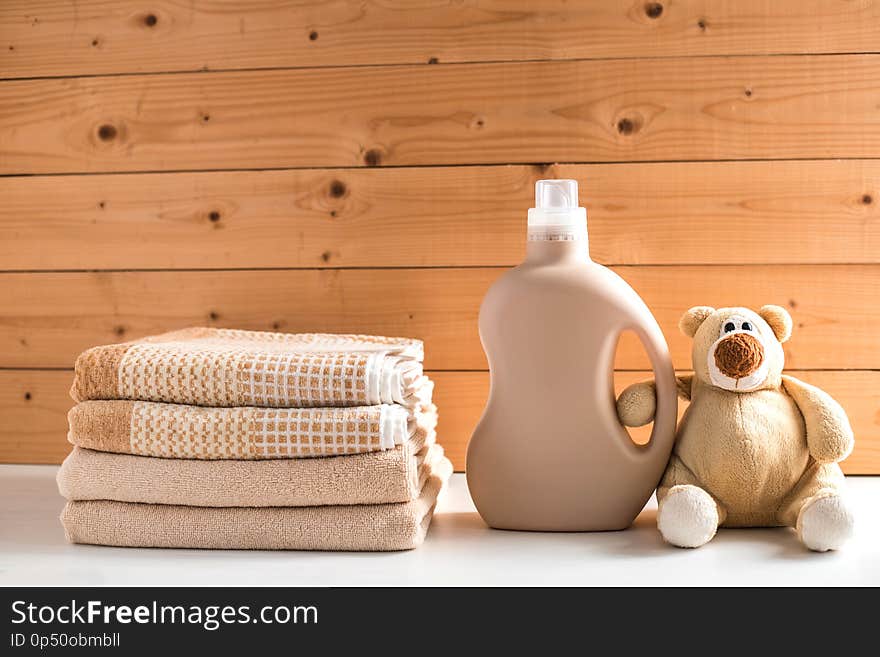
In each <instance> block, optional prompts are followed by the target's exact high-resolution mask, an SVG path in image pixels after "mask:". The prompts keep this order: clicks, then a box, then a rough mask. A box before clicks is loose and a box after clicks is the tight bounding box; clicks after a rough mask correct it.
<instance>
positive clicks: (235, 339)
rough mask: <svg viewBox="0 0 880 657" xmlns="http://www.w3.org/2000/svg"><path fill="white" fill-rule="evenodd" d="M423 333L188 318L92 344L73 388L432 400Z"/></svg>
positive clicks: (86, 393) (316, 401) (78, 391)
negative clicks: (204, 324) (288, 329)
mask: <svg viewBox="0 0 880 657" xmlns="http://www.w3.org/2000/svg"><path fill="white" fill-rule="evenodd" d="M422 360H423V346H422V342H421V341H420V340H411V339H407V338H385V337H378V336H366V335H330V334H318V333H309V334H286V333H267V332H261V331H238V330H232V329H212V328H190V329H183V330H180V331H174V332H172V333H165V334H163V335H157V336H152V337H148V338H143V339H140V340H135V341H133V342H126V343H123V344H114V345H107V346H102V347H94V348H92V349H89V350H88V351H85V352H83V353H82V354H80V356H79V358H77V360H76V374H75V377H74V382H73V387H72V389H71V391H70V394H71V396H72V397H73V398H74V399H75V400H76V401H84V400H87V399H132V400H139V401H154V402H170V403H174V404H192V405H196V406H269V407H276V408H294V407H312V406H369V405H373V404H402V405H404V406H407V407H409V408H413V407H415V406H418V405H419V404H420V403H423V402H426V401H430V395H431V389H432V384H431V383H430V381H429V380H428V379H427V377H425V376H424V374H423V372H422V363H421V361H422Z"/></svg>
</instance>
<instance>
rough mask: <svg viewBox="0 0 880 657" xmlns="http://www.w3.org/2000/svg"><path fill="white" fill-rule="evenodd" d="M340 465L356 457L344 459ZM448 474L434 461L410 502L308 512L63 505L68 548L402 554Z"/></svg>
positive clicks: (444, 464)
mask: <svg viewBox="0 0 880 657" xmlns="http://www.w3.org/2000/svg"><path fill="white" fill-rule="evenodd" d="M340 458H355V457H351V456H346V457H340ZM451 473H452V464H451V463H450V462H449V461H448V460H447V459H445V458H443V459H441V460H440V462H439V463H438V464H437V467H436V469H434V470H432V471H431V473H430V475H429V476H428V478H427V481H426V482H425V485H424V487H423V488H422V491H421V494H420V495H419V497H417V498H416V499H415V500H412V501H410V502H402V503H397V504H359V505H351V506H311V507H264V508H255V507H195V506H172V505H166V504H136V503H132V502H109V501H86V502H68V503H67V505H66V506H65V507H64V510H63V511H62V512H61V522H62V523H63V524H64V530H65V535H66V537H67V540H68V541H70V542H71V543H92V544H97V545H118V546H128V547H166V548H213V549H231V550H378V551H387V550H409V549H412V548H414V547H417V546H419V545H420V544H421V543H422V541H423V540H424V538H425V533H426V532H427V530H428V525H429V524H430V522H431V516H432V514H433V511H434V505H435V504H436V501H437V495H438V494H439V493H440V490H441V488H442V487H443V485H444V483H445V482H446V481H447V480H448V479H449V475H450V474H451Z"/></svg>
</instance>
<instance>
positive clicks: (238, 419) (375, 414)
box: [67, 400, 437, 460]
mask: <svg viewBox="0 0 880 657" xmlns="http://www.w3.org/2000/svg"><path fill="white" fill-rule="evenodd" d="M67 419H68V423H69V425H70V431H69V432H68V434H67V439H68V440H69V441H70V442H71V443H73V444H74V445H77V446H79V447H86V448H88V449H96V450H99V451H102V452H117V453H120V454H139V455H141V456H161V457H165V458H181V459H248V460H252V459H276V458H302V457H313V456H331V455H335V454H360V453H364V452H375V451H379V450H383V449H391V448H393V447H394V446H395V445H401V444H403V443H404V442H405V441H406V440H408V439H409V437H410V436H412V435H413V434H414V433H415V431H416V429H417V427H422V428H424V429H428V430H430V429H433V428H434V427H435V426H436V425H437V409H436V408H435V407H433V406H431V407H424V408H421V409H418V410H416V411H413V410H411V409H407V408H405V407H403V406H400V405H398V404H382V405H378V406H350V407H346V408H256V407H253V406H245V407H241V406H236V407H232V408H213V407H205V406H188V405H186V404H161V403H157V402H136V401H127V400H107V401H85V402H80V403H79V404H77V405H76V406H74V407H73V408H72V409H70V413H68V416H67Z"/></svg>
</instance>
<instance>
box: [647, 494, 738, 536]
mask: <svg viewBox="0 0 880 657" xmlns="http://www.w3.org/2000/svg"><path fill="white" fill-rule="evenodd" d="M723 520H724V510H723V509H722V508H721V507H720V506H719V505H718V504H717V503H716V502H715V499H714V498H713V497H712V496H711V495H709V493H707V492H706V491H704V490H703V489H702V488H700V487H699V486H695V485H693V484H678V485H675V486H672V487H671V488H669V489H668V490H667V491H666V492H665V495H663V498H662V499H661V500H660V506H659V508H658V509H657V528H658V529H659V530H660V533H661V534H662V535H663V539H664V540H665V541H666V542H667V543H671V544H672V545H675V546H678V547H683V548H695V547H700V546H701V545H705V544H706V543H708V542H709V541H710V540H712V537H713V536H715V532H716V531H717V530H718V525H720V524H721V523H722V522H723Z"/></svg>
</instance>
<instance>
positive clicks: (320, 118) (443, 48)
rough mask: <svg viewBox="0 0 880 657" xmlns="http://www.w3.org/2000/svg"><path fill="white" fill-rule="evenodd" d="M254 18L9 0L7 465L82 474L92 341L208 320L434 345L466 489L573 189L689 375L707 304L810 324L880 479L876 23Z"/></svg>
mask: <svg viewBox="0 0 880 657" xmlns="http://www.w3.org/2000/svg"><path fill="white" fill-rule="evenodd" d="M244 6H245V4H244V3H243V4H242V5H240V6H239V7H238V8H233V7H232V6H231V5H230V4H229V3H228V2H223V1H221V0H198V1H196V2H190V3H179V2H174V1H173V0H155V1H152V2H143V1H140V0H139V1H138V2H133V1H129V0H79V1H78V2H76V3H60V2H53V1H52V0H7V1H6V2H3V3H0V461H5V462H20V463H27V462H39V463H55V462H58V461H60V459H62V458H63V457H64V455H65V454H66V452H67V450H68V445H67V443H66V441H65V424H66V412H67V409H68V408H69V406H70V403H71V402H70V399H69V397H68V396H67V389H68V387H69V383H70V378H71V372H70V368H71V366H72V363H73V360H74V358H75V356H76V354H77V353H78V352H79V351H81V350H82V349H84V348H86V347H88V346H90V345H94V344H99V343H106V342H114V341H120V340H125V339H130V338H134V337H137V336H140V335H145V334H148V333H153V332H157V331H164V330H168V329H172V328H179V327H182V326H186V325H192V324H210V325H215V326H234V327H244V328H254V329H275V330H284V331H298V330H327V331H363V332H378V333H385V334H398V335H411V336H415V337H420V338H423V339H425V341H426V351H427V357H426V365H427V367H428V368H429V369H430V370H431V372H432V376H433V377H434V378H435V379H436V381H437V400H438V404H439V406H440V409H441V417H442V419H441V426H440V431H441V441H442V442H443V443H444V444H445V445H446V447H447V449H448V451H449V452H450V454H451V455H452V457H453V460H454V461H455V464H456V466H457V468H458V469H462V468H463V467H464V453H465V448H466V443H467V439H468V437H469V435H470V431H471V429H472V427H473V425H474V423H475V422H476V420H477V419H478V417H479V413H480V411H481V408H482V404H483V401H484V399H485V395H486V390H487V384H488V377H487V374H486V372H485V367H486V365H485V360H484V357H483V355H482V351H481V349H480V345H479V339H478V336H477V333H476V315H477V310H478V307H479V302H480V300H481V298H482V296H483V294H484V293H485V290H486V288H487V287H488V286H489V285H490V284H491V282H492V281H493V280H494V279H495V278H496V277H497V276H499V275H500V274H501V273H502V272H503V270H504V268H505V267H508V266H510V265H513V264H515V263H517V262H518V261H519V259H520V258H521V257H522V254H523V250H524V243H523V237H524V222H525V209H526V208H527V207H529V205H530V204H531V199H532V194H533V191H532V190H533V184H534V181H535V180H537V179H539V178H542V177H574V178H577V179H578V180H579V181H580V183H581V190H582V196H583V200H584V203H585V205H586V206H587V208H588V213H589V228H590V236H591V253H592V256H593V258H594V259H595V260H597V261H599V262H602V263H603V264H607V265H610V266H613V267H614V268H615V269H616V271H618V273H620V274H621V275H623V276H624V277H625V278H626V279H627V280H628V281H629V282H630V283H631V284H632V285H633V286H634V287H635V288H636V290H637V291H638V292H639V293H640V294H642V295H643V296H644V298H645V300H646V301H647V302H648V304H649V305H650V306H651V308H652V309H653V310H654V312H655V314H656V315H657V317H658V320H659V321H660V323H661V325H662V327H663V330H664V332H665V334H666V336H667V338H668V340H669V342H670V346H671V349H672V352H673V356H674V359H675V364H676V366H677V367H679V368H681V369H687V368H689V367H690V360H689V344H688V340H686V339H685V338H684V337H683V336H681V335H679V334H678V332H677V330H676V328H675V326H676V322H677V319H678V317H679V315H680V314H681V313H682V312H683V310H685V309H686V308H688V307H689V306H691V305H696V304H711V305H729V304H742V305H750V306H760V305H762V304H764V303H778V304H782V305H785V306H786V307H788V308H789V310H790V311H791V313H792V315H793V317H794V320H795V333H794V337H793V339H792V340H791V341H790V342H789V343H787V344H786V354H787V359H788V367H789V369H790V370H792V371H793V372H794V373H795V374H796V375H797V376H800V377H802V378H804V379H805V380H807V381H810V382H813V383H816V384H817V385H821V386H822V387H824V388H826V389H827V390H828V391H829V392H831V393H832V394H833V395H835V396H836V397H837V398H838V399H840V400H841V401H842V402H843V403H844V404H845V406H846V407H847V409H848V411H849V413H850V416H851V418H852V421H853V424H854V426H855V429H856V434H857V449H856V452H855V453H854V454H853V456H852V457H851V458H850V459H849V460H848V461H847V463H846V469H847V471H848V472H850V473H875V474H877V473H880V394H878V390H880V348H878V347H880V337H878V336H880V328H878V327H880V303H878V301H880V210H878V207H880V160H878V159H877V155H878V153H880V114H878V111H877V107H878V98H880V54H874V53H877V52H878V44H880V2H875V1H872V0H861V1H859V2H851V1H845V0H798V1H793V0H777V2H773V3H769V2H766V1H765V0H740V1H738V2H729V1H727V0H693V1H690V2H684V1H673V0H659V1H657V2H643V1H641V0H638V1H634V0H601V1H599V0H595V1H588V0H569V1H568V2H566V1H564V0H546V1H543V0H542V2H537V1H534V0H532V1H528V0H474V1H472V2H468V3H448V4H447V3H435V2H424V3H419V2H406V3H403V2H401V3H395V2H363V1H361V0H358V1H345V0H337V1H335V2H323V1H319V0H312V1H308V0H305V1H303V2H298V3H295V4H291V3H288V2H283V1H281V0H264V1H262V2H260V3H254V4H253V5H249V6H248V7H247V9H241V8H240V7H244ZM617 367H618V368H619V370H620V371H619V372H618V375H617V379H616V384H617V386H618V387H621V386H623V385H626V384H627V383H629V382H632V381H635V380H638V379H640V378H643V377H645V376H648V373H647V372H646V371H645V370H646V369H647V363H646V360H645V358H644V355H643V354H642V353H641V351H640V349H639V347H638V346H637V345H636V344H634V343H633V342H631V341H627V340H624V341H623V342H622V344H621V347H620V351H619V354H618V358H617ZM636 437H637V438H638V439H643V438H644V432H636Z"/></svg>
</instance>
